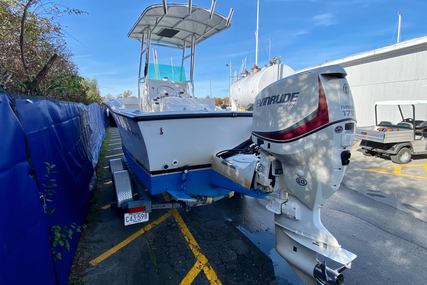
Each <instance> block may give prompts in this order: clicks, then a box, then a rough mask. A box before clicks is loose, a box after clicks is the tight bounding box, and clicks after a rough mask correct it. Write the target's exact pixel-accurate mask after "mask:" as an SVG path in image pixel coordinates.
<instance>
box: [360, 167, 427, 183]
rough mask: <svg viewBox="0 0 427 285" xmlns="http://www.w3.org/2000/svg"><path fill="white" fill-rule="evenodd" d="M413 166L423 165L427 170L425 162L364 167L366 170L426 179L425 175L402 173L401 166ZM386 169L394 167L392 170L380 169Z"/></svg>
mask: <svg viewBox="0 0 427 285" xmlns="http://www.w3.org/2000/svg"><path fill="white" fill-rule="evenodd" d="M414 166H423V167H424V168H425V170H426V171H427V163H422V164H411V165H402V166H388V167H378V168H370V169H366V171H370V172H377V173H383V174H392V175H399V176H406V177H413V178H422V179H427V177H426V176H418V175H410V174H402V168H403V167H414ZM386 169H394V172H387V171H381V170H386Z"/></svg>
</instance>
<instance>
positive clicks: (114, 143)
mask: <svg viewBox="0 0 427 285" xmlns="http://www.w3.org/2000/svg"><path fill="white" fill-rule="evenodd" d="M118 144H120V145H121V144H122V143H110V144H108V145H110V146H111V145H118Z"/></svg>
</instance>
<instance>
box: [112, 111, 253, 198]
mask: <svg viewBox="0 0 427 285" xmlns="http://www.w3.org/2000/svg"><path fill="white" fill-rule="evenodd" d="M112 113H113V116H114V118H115V121H116V123H117V126H118V128H119V131H120V134H121V136H122V141H123V150H124V154H125V156H126V158H127V159H128V161H129V163H130V165H131V167H132V168H133V170H134V171H135V173H136V174H137V176H138V177H139V179H140V180H141V181H142V183H143V184H144V185H145V187H147V190H148V191H149V192H150V193H151V194H152V195H155V194H160V193H163V192H166V191H180V190H181V189H182V188H185V189H184V190H183V191H184V192H185V193H187V194H193V195H203V196H212V197H217V196H223V195H226V194H227V193H228V192H230V191H229V190H226V189H223V188H220V187H217V186H213V185H211V184H210V183H209V181H210V176H211V164H212V156H213V155H215V154H216V153H218V152H219V151H222V150H226V149H231V148H233V147H235V146H237V145H239V144H240V143H242V142H243V141H245V140H247V139H249V138H250V136H251V126H252V113H250V112H229V111H215V112H181V113H177V112H162V113H143V114H142V115H138V116H135V114H132V115H130V113H128V112H125V111H124V110H123V111H121V112H112ZM185 169H188V171H189V173H188V181H187V182H186V183H184V184H183V183H182V173H183V171H184V170H185Z"/></svg>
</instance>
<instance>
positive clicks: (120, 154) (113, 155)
mask: <svg viewBox="0 0 427 285" xmlns="http://www.w3.org/2000/svg"><path fill="white" fill-rule="evenodd" d="M122 155H123V153H118V154H112V155H107V156H106V157H105V158H109V157H115V156H122Z"/></svg>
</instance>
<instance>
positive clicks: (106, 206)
mask: <svg viewBox="0 0 427 285" xmlns="http://www.w3.org/2000/svg"><path fill="white" fill-rule="evenodd" d="M110 207H111V204H108V205H105V206H104V207H101V209H102V210H107V209H108V208H110Z"/></svg>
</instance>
